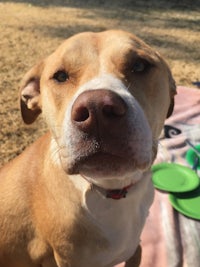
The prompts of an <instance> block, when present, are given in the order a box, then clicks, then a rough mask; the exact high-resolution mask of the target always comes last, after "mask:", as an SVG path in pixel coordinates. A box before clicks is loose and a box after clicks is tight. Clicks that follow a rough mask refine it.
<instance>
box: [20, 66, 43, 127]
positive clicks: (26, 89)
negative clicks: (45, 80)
mask: <svg viewBox="0 0 200 267" xmlns="http://www.w3.org/2000/svg"><path fill="white" fill-rule="evenodd" d="M43 67H44V63H43V61H42V62H40V63H39V64H37V65H35V66H34V67H33V68H32V69H30V70H29V71H28V72H27V74H26V75H25V76H24V78H23V80H22V85H21V88H20V108H21V115H22V118H23V121H24V122H25V123H26V124H31V123H33V122H34V121H35V120H36V118H37V117H38V115H39V114H40V113H41V111H42V108H41V101H40V78H41V74H42V71H43Z"/></svg>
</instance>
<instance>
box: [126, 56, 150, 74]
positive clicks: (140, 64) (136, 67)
mask: <svg viewBox="0 0 200 267" xmlns="http://www.w3.org/2000/svg"><path fill="white" fill-rule="evenodd" d="M150 66H151V64H150V63H149V62H147V61H146V60H144V59H138V60H136V61H135V63H134V64H133V66H132V70H131V72H134V73H143V72H146V71H147V70H149V68H150Z"/></svg>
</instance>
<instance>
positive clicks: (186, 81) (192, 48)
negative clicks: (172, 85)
mask: <svg viewBox="0 0 200 267" xmlns="http://www.w3.org/2000/svg"><path fill="white" fill-rule="evenodd" d="M180 2H181V4H180ZM199 7H200V2H199V0H196V1H189V0H188V1H187V0H182V1H172V0H171V1H170V0H161V1H156V0H151V1H145V0H142V1H139V0H135V1H134V0H132V1H131V0H124V1H121V0H113V1H111V0H107V1H105V0H96V1H95V0H85V1H83V0H82V1H81V0H77V1H76V0H74V1H72V0H71V1H70V0H68V1H67V0H66V1H64V0H57V1H55V0H54V1H48V0H46V1H39V0H36V1H34V0H33V1H31V0H29V1H20V0H19V1H17V0H16V1H6V0H4V1H3V3H0V18H1V22H0V32H1V38H0V48H1V53H0V105H1V110H0V121H1V130H0V165H1V164H3V163H4V162H6V161H8V160H9V159H11V158H12V157H14V156H16V155H17V154H18V153H20V152H21V151H22V150H23V149H24V147H25V146H27V144H28V143H30V142H32V141H33V140H34V139H35V138H36V137H37V136H38V135H40V134H41V133H42V132H44V131H45V125H44V123H43V122H42V120H41V119H39V120H38V121H37V122H36V123H35V124H34V125H33V126H31V127H26V126H24V125H23V123H22V122H21V119H20V114H19V109H18V99H17V98H18V91H17V90H18V87H19V82H20V80H21V78H22V76H23V75H24V73H25V72H26V71H27V70H28V69H29V67H30V66H31V65H33V64H34V63H35V62H37V61H38V60H39V59H40V58H43V57H45V56H46V55H48V54H49V53H50V52H52V51H53V50H54V49H55V48H56V46H57V45H58V44H60V43H61V41H62V40H63V39H65V38H67V37H68V36H70V35H72V34H75V33H77V32H80V31H101V30H106V29H110V28H120V29H125V30H128V31H131V32H133V33H135V34H136V35H138V36H139V37H141V38H142V39H144V40H145V41H146V42H147V43H149V44H150V45H151V46H153V47H154V48H156V49H157V50H158V51H159V52H161V53H162V54H163V55H164V56H165V58H166V59H167V61H168V62H169V64H170V66H171V68H172V72H173V74H174V77H175V79H176V81H177V84H180V85H187V86H191V84H192V81H196V80H198V79H200V73H199V69H200V53H199V51H200V15H199V14H200V13H199V11H200V10H199ZM37 129H39V130H37Z"/></svg>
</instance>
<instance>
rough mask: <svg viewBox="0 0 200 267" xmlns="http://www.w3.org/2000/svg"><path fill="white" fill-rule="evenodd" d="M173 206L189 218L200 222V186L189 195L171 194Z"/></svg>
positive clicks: (188, 193) (170, 198)
mask: <svg viewBox="0 0 200 267" xmlns="http://www.w3.org/2000/svg"><path fill="white" fill-rule="evenodd" d="M169 200H170V202H171V205H172V206H173V207H174V208H175V209H176V210H178V211H179V212H180V213H182V214H184V215H185V216H187V217H190V218H193V219H196V220H200V186H198V187H197V188H196V189H195V190H193V191H190V192H187V193H173V194H169Z"/></svg>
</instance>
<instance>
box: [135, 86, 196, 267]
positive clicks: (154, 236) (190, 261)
mask: <svg viewBox="0 0 200 267" xmlns="http://www.w3.org/2000/svg"><path fill="white" fill-rule="evenodd" d="M166 137H167V138H166ZM169 137H171V138H169ZM186 140H189V141H190V142H191V143H192V144H194V145H196V144H200V90H197V89H188V88H184V87H179V88H178V94H177V96H176V97H175V109H174V112H173V114H172V116H171V117H170V118H168V119H167V120H166V122H165V133H164V132H163V134H162V137H161V140H160V142H159V150H158V155H157V159H156V161H155V163H158V162H176V163H179V164H183V165H186V166H189V165H188V163H187V161H186V160H185V154H186V151H187V150H188V149H189V148H190V147H189V146H188V145H187V143H186ZM199 174H200V173H199ZM199 213H200V207H199ZM141 244H142V263H141V265H140V266H141V267H199V266H200V221H197V220H193V219H189V218H187V217H185V216H184V215H181V214H180V213H179V212H177V211H175V210H174V209H173V208H172V206H171V204H170V202H169V200H168V194H167V193H163V192H159V191H157V190H156V191H155V200H154V203H153V205H152V207H151V210H150V215H149V217H148V219H147V223H146V225H145V229H144V231H143V234H142V242H141Z"/></svg>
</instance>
